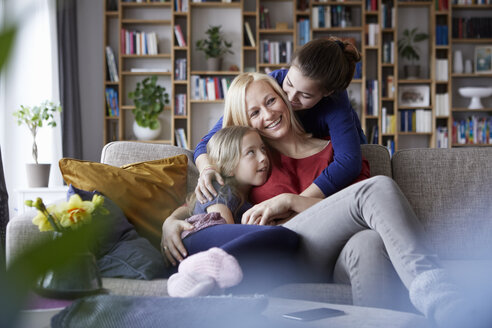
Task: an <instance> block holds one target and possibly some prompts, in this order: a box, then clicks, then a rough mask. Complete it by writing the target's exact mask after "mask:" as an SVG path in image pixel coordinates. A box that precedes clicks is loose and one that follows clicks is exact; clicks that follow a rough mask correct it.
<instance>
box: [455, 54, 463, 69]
mask: <svg viewBox="0 0 492 328" xmlns="http://www.w3.org/2000/svg"><path fill="white" fill-rule="evenodd" d="M453 72H454V73H463V54H462V53H461V50H456V51H455V52H454V57H453Z"/></svg>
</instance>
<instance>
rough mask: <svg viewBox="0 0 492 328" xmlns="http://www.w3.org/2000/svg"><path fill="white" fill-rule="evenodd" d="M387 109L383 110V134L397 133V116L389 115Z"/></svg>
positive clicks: (383, 108)
mask: <svg viewBox="0 0 492 328" xmlns="http://www.w3.org/2000/svg"><path fill="white" fill-rule="evenodd" d="M387 112H388V111H387V110H386V107H382V108H381V133H388V134H394V133H396V116H395V115H389V114H388V113H387Z"/></svg>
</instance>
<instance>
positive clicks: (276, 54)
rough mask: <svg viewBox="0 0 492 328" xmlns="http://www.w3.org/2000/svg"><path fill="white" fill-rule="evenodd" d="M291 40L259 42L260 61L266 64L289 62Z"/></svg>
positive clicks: (291, 46)
mask: <svg viewBox="0 0 492 328" xmlns="http://www.w3.org/2000/svg"><path fill="white" fill-rule="evenodd" d="M292 48H293V45H292V41H269V40H261V42H260V59H261V60H260V62H261V63H266V64H284V63H290V60H291V59H292V51H293V50H292Z"/></svg>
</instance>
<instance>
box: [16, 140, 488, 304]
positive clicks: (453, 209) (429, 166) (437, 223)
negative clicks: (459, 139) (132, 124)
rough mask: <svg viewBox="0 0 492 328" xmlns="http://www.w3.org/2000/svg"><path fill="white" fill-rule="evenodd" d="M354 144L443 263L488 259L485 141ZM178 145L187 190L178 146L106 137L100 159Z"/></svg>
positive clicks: (334, 291)
mask: <svg viewBox="0 0 492 328" xmlns="http://www.w3.org/2000/svg"><path fill="white" fill-rule="evenodd" d="M362 152H363V155H364V156H365V157H366V158H367V159H368V160H369V162H370V165H371V175H373V176H374V175H386V176H388V177H392V178H393V179H394V180H395V181H396V182H397V183H398V185H399V186H400V188H401V189H402V191H403V193H404V194H405V195H406V196H407V197H408V199H409V201H410V203H411V205H412V206H413V208H414V209H415V211H416V214H417V216H418V217H419V218H420V220H421V221H422V223H423V225H424V227H425V230H426V233H427V235H428V238H429V240H430V243H431V245H432V247H434V249H435V251H436V252H437V254H439V255H440V256H441V258H442V259H443V260H444V261H445V263H446V265H450V266H454V267H459V268H464V267H465V268H472V267H473V268H476V266H475V265H477V266H479V267H487V265H488V264H490V263H491V262H490V261H488V260H487V259H490V254H492V252H491V250H492V247H491V246H492V238H491V236H492V202H491V200H492V148H486V147H481V148H461V149H409V150H402V151H398V152H397V153H396V154H395V155H394V156H393V157H392V158H390V156H389V154H388V152H387V150H386V148H384V147H382V146H379V145H364V146H362ZM182 153H184V154H186V155H187V156H188V157H189V159H190V161H189V164H188V168H189V172H188V190H189V191H192V190H193V189H194V185H195V183H196V180H197V177H198V172H197V169H196V167H195V166H194V165H193V161H192V153H191V152H190V151H187V150H184V149H182V148H177V147H173V146H169V145H162V144H150V143H137V142H124V141H121V142H113V143H110V144H107V145H106V146H105V147H104V149H103V151H102V156H101V162H102V163H106V164H110V165H114V166H121V165H124V164H128V163H132V162H137V161H146V160H153V159H158V158H163V157H169V156H173V155H176V154H182ZM32 217H33V212H30V213H26V214H25V215H23V216H19V217H16V218H13V219H12V220H11V221H10V222H9V224H8V227H7V246H6V252H7V261H9V260H10V259H12V258H13V257H15V256H16V255H18V254H19V253H20V252H22V251H23V250H24V249H25V248H26V247H27V246H28V245H30V244H32V243H33V242H35V241H36V240H37V239H38V238H40V233H39V232H38V231H37V227H35V226H34V225H33V224H32V223H31V219H32ZM472 264H473V265H472ZM484 265H485V266H484ZM103 285H104V287H105V288H107V289H109V290H110V291H111V292H112V293H114V294H120V295H147V296H162V295H167V291H166V284H165V280H152V281H142V280H131V279H117V278H104V279H103ZM272 295H274V296H277V297H286V298H297V299H305V300H313V301H323V302H331V303H339V304H351V303H352V296H351V288H350V285H343V284H329V283H324V284H318V283H313V284H307V283H303V284H290V285H284V286H281V287H279V288H276V289H275V290H274V291H272Z"/></svg>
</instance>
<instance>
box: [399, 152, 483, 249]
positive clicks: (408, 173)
mask: <svg viewBox="0 0 492 328" xmlns="http://www.w3.org/2000/svg"><path fill="white" fill-rule="evenodd" d="M392 168H393V179H394V180H395V181H396V182H397V183H398V185H399V186H400V188H401V190H402V191H403V193H404V194H405V195H406V197H407V198H408V200H409V201H410V204H411V205H412V207H413V208H414V210H415V212H416V214H417V216H418V218H419V219H420V220H421V221H422V223H423V225H424V227H425V229H426V232H427V233H428V237H429V240H430V242H431V245H432V246H433V247H434V248H435V250H436V251H437V253H438V254H439V255H440V256H441V258H443V259H471V258H483V257H485V256H487V257H489V258H490V256H491V255H490V254H491V251H492V247H491V246H492V148H486V147H480V148H461V149H459V148H453V149H407V150H400V151H397V152H396V153H395V154H394V156H393V158H392Z"/></svg>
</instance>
